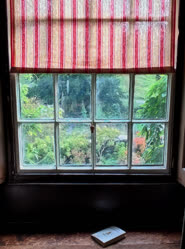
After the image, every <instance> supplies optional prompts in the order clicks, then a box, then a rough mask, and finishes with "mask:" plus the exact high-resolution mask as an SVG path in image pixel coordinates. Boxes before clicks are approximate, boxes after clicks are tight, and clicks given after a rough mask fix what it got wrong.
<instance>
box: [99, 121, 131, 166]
mask: <svg viewBox="0 0 185 249" xmlns="http://www.w3.org/2000/svg"><path fill="white" fill-rule="evenodd" d="M127 139H128V136H127V124H97V126H96V163H97V165H126V164H127Z"/></svg>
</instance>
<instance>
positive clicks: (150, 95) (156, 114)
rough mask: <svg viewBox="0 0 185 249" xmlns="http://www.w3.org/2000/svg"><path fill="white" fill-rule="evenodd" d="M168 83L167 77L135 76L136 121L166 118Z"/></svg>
mask: <svg viewBox="0 0 185 249" xmlns="http://www.w3.org/2000/svg"><path fill="white" fill-rule="evenodd" d="M167 82H168V76H167V75H159V74H155V75H153V74H151V75H149V74H145V75H136V76H135V91H134V118H135V119H165V118H166V113H167V111H166V103H167Z"/></svg>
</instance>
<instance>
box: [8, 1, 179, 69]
mask: <svg viewBox="0 0 185 249" xmlns="http://www.w3.org/2000/svg"><path fill="white" fill-rule="evenodd" d="M10 23H11V25H10V26H11V70H12V71H13V72H39V71H40V72H48V71H50V72H131V71H148V70H168V71H172V70H174V67H175V44H176V39H177V37H176V35H175V34H176V33H177V32H175V26H176V0H10Z"/></svg>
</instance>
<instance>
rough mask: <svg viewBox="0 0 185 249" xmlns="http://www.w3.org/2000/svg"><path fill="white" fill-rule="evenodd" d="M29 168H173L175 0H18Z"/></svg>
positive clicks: (19, 85) (18, 93)
mask: <svg viewBox="0 0 185 249" xmlns="http://www.w3.org/2000/svg"><path fill="white" fill-rule="evenodd" d="M8 3H9V9H8V10H9V11H8V13H9V15H8V17H9V24H10V25H9V44H10V48H11V49H10V50H11V51H10V52H11V53H10V72H11V73H12V75H14V76H15V79H16V80H15V84H13V85H14V90H15V91H13V94H14V95H13V99H16V103H15V105H14V107H16V109H15V113H16V118H15V127H16V128H15V135H16V141H17V142H16V145H17V148H16V149H17V151H16V164H17V167H18V169H19V170H20V171H26V172H29V171H30V172H32V171H34V172H35V171H36V172H38V171H41V172H46V171H51V172H55V173H57V174H58V172H67V173H68V172H91V173H94V172H103V173H104V172H107V171H108V172H121V173H122V172H123V173H124V172H125V173H129V174H130V173H135V172H137V173H143V172H144V173H147V174H148V173H159V174H160V173H169V170H170V166H171V154H172V153H171V143H170V138H171V123H172V121H173V120H172V108H171V107H172V106H173V103H171V102H172V101H171V100H173V96H172V95H171V92H172V93H173V91H171V89H172V82H173V80H172V77H173V74H174V73H175V68H176V48H177V40H178V28H177V26H178V25H177V17H178V11H177V9H178V1H176V0H143V1H139V0H78V1H77V0H71V1H68V0H40V1H38V0H32V1H30V0H9V1H8Z"/></svg>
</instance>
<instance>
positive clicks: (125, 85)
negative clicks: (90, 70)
mask: <svg viewBox="0 0 185 249" xmlns="http://www.w3.org/2000/svg"><path fill="white" fill-rule="evenodd" d="M128 106H129V75H118V74H100V75H97V81H96V118H97V119H128V113H129V111H128V109H129V108H128Z"/></svg>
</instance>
